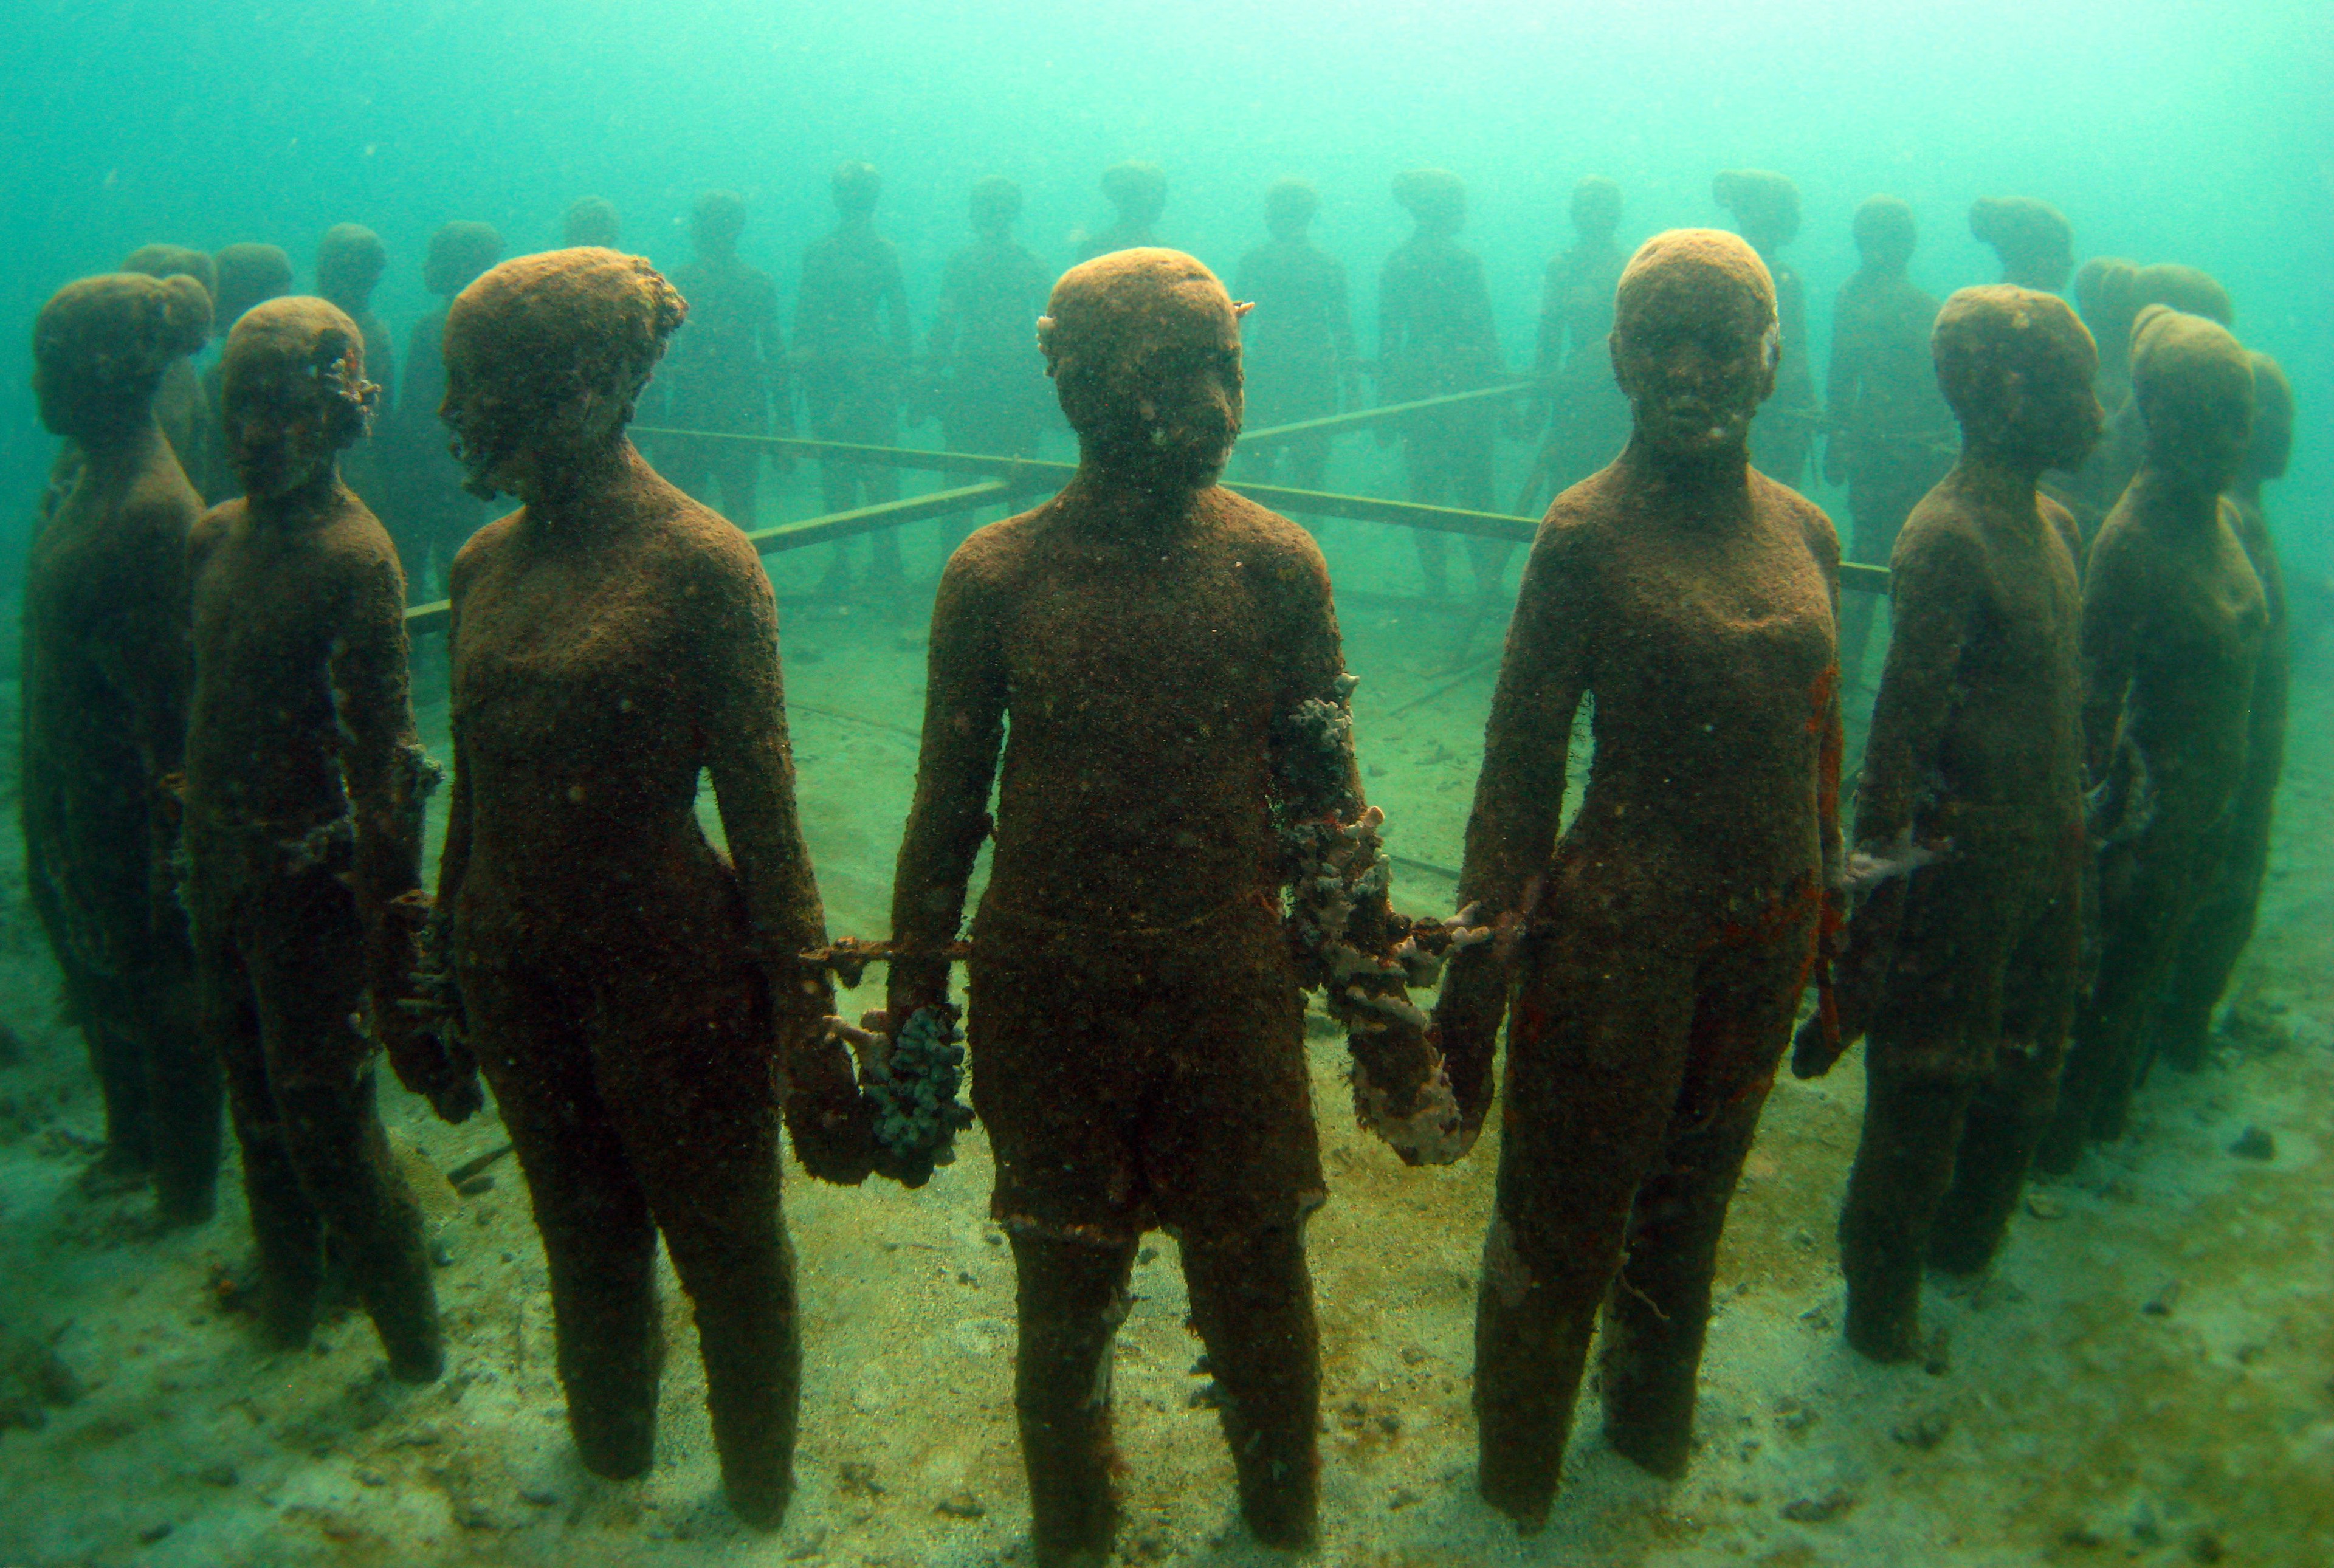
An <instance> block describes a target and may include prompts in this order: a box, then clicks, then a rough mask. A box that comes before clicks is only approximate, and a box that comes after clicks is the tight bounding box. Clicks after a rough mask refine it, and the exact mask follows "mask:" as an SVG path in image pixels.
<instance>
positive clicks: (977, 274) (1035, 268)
mask: <svg viewBox="0 0 2334 1568" xmlns="http://www.w3.org/2000/svg"><path fill="white" fill-rule="evenodd" d="M970 207H971V216H972V232H973V235H974V236H975V237H974V243H972V244H971V245H967V246H965V247H964V248H963V249H962V250H960V251H958V252H957V253H956V254H955V255H951V256H950V257H949V260H948V266H947V269H946V270H945V271H944V272H943V273H942V274H941V277H940V301H939V303H938V305H937V307H936V308H935V309H934V311H933V313H932V331H931V337H930V338H929V339H928V340H926V343H927V347H926V351H925V356H924V367H925V375H926V377H927V378H928V379H927V380H926V382H925V385H926V388H927V389H928V392H927V395H928V398H929V399H930V401H931V403H932V405H933V406H934V407H935V408H936V409H937V411H938V412H939V414H940V431H941V444H942V445H944V446H945V447H947V448H948V449H949V450H950V451H951V452H987V453H989V454H992V455H994V456H997V457H1030V456H1032V455H1034V454H1035V453H1036V452H1037V436H1038V432H1039V431H1040V430H1041V429H1043V428H1045V425H1046V421H1047V420H1048V419H1049V418H1051V417H1052V414H1053V408H1052V400H1051V399H1049V398H1047V396H1046V378H1045V375H1044V373H1043V372H1042V370H1040V369H1039V362H1038V359H1037V351H1036V349H1035V348H1034V347H1032V345H1031V341H1030V334H1031V332H1034V331H1035V330H1036V322H1037V317H1038V316H1039V315H1040V314H1042V313H1044V311H1045V308H1046V268H1045V266H1044V265H1042V264H1041V263H1039V261H1038V260H1037V257H1036V256H1034V255H1030V254H1029V250H1028V247H1027V246H1026V245H1022V244H1021V242H1020V241H1018V240H1017V239H1015V238H1014V237H1013V225H1014V223H1015V222H1016V221H1017V220H1018V218H1019V217H1020V216H1021V188H1020V187H1019V186H1018V185H1016V184H1014V183H1013V182H1012V181H1011V180H1009V179H1002V178H996V177H994V176H992V177H990V178H987V179H983V180H981V181H979V183H977V184H975V185H974V186H973V188H972V200H971V203H970Z"/></svg>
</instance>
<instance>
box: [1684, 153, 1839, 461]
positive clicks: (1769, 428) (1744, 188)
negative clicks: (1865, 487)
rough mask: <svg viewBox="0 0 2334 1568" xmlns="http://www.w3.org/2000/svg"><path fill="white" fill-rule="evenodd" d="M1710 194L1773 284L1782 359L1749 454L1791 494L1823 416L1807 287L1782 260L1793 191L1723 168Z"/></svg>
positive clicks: (1753, 171) (1780, 178)
mask: <svg viewBox="0 0 2334 1568" xmlns="http://www.w3.org/2000/svg"><path fill="white" fill-rule="evenodd" d="M1710 193H1711V196H1712V198H1713V199H1715V200H1716V201H1717V203H1718V205H1719V206H1721V207H1724V208H1725V209H1726V210H1727V211H1728V212H1730V213H1732V214H1733V215H1734V226H1735V228H1736V229H1737V230H1739V231H1740V232H1741V236H1742V237H1743V238H1744V239H1747V240H1749V241H1750V242H1751V249H1753V250H1755V251H1757V252H1758V253H1759V259H1760V261H1762V262H1765V263H1766V264H1767V272H1768V275H1769V276H1770V277H1772V278H1773V279H1774V280H1775V309H1776V312H1777V315H1776V325H1777V327H1778V329H1779V331H1780V332H1782V335H1783V341H1782V360H1781V362H1780V364H1779V367H1778V368H1777V370H1776V371H1775V397H1774V400H1773V401H1772V402H1770V404H1769V405H1768V406H1767V407H1766V408H1765V409H1761V410H1760V415H1759V424H1758V428H1756V429H1755V430H1753V431H1752V432H1751V461H1752V462H1754V463H1756V464H1758V466H1759V471H1760V473H1761V474H1764V475H1766V476H1768V477H1769V478H1770V479H1776V480H1779V481H1781V482H1782V483H1783V484H1785V485H1788V486H1791V487H1792V488H1793V489H1797V488H1799V486H1800V485H1802V484H1803V483H1805V478H1804V476H1805V473H1806V470H1807V466H1808V457H1809V455H1810V454H1812V453H1813V451H1814V449H1815V438H1816V428H1817V427H1818V424H1819V423H1821V418H1822V416H1821V410H1819V409H1818V408H1817V407H1816V378H1815V369H1814V365H1815V361H1814V360H1813V359H1812V358H1811V357H1810V355H1809V353H1808V348H1809V342H1808V290H1807V285H1806V284H1804V283H1802V282H1800V281H1799V270H1798V269H1797V268H1795V267H1793V266H1792V265H1791V264H1790V263H1789V262H1787V261H1785V260H1784V259H1783V258H1782V255H1781V252H1782V248H1783V247H1784V246H1785V245H1789V244H1790V243H1791V241H1792V240H1794V239H1796V238H1798V237H1799V186H1798V185H1797V184H1795V183H1793V181H1792V180H1791V179H1790V178H1789V176H1787V175H1780V174H1777V173H1774V172H1773V171H1772V170H1770V169H1764V168H1729V169H1722V170H1721V171H1720V172H1719V173H1718V174H1717V175H1716V176H1715V177H1713V178H1712V180H1711V184H1710Z"/></svg>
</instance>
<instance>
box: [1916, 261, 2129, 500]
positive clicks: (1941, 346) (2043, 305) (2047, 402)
mask: <svg viewBox="0 0 2334 1568" xmlns="http://www.w3.org/2000/svg"><path fill="white" fill-rule="evenodd" d="M1929 348H1930V353H1931V355H1932V356H1933V357H1934V359H1935V361H1936V365H1937V385H1938V388H1939V390H1942V391H1943V393H1944V395H1945V401H1946V403H1947V404H1948V405H1950V406H1951V407H1952V409H1953V416H1954V418H1958V419H1959V420H1960V421H1961V425H1962V438H1963V446H1964V447H1966V448H1967V449H1968V450H1970V451H1972V452H1978V451H1982V452H1988V453H1993V454H1999V455H2001V456H2002V457H2007V458H2008V459H2009V460H2011V462H2014V463H2017V464H2019V465H2021V466H2022V467H2031V468H2032V469H2033V470H2034V471H2035V472H2036V473H2038V474H2039V473H2040V472H2041V471H2042V470H2043V469H2045V468H2072V467H2075V466H2076V465H2077V464H2078V463H2080V462H2081V461H2082V460H2083V459H2084V458H2085V457H2088V456H2089V455H2090V451H2091V448H2092V447H2095V446H2097V445H2098V439H2099V428H2100V425H2101V423H2102V422H2103V420H2104V418H2105V416H2104V415H2103V414H2102V412H2101V410H2100V409H2099V399H2098V396H2097V394H2095V393H2094V392H2093V390H2092V379H2093V378H2094V377H2095V376H2096V375H2097V374H2098V366H2099V355H2098V348H2097V347H2096V346H2095V345H2094V344H2093V343H2092V341H2091V334H2090V333H2089V332H2088V331H2086V330H2085V328H2084V326H2083V323H2082V322H2080V321H2078V320H2077V319H2076V316H2075V313H2074V312H2073V311H2071V310H2069V308H2068V306H2067V302H2066V301H2064V300H2062V299H2060V298H2059V296H2058V295H2056V294H2047V293H2041V292H2040V291H2039V290H2035V289H2021V288H2020V287H2018V286H2017V285H2016V284H1988V285H1986V286H1985V287H1982V288H1972V289H1963V290H1962V291H1961V292H1960V293H1956V294H1954V295H1953V298H1951V299H1949V300H1947V301H1946V302H1945V305H1944V309H1943V310H1942V311H1940V312H1938V313H1937V325H1936V330H1935V332H1934V333H1933V334H1932V336H1931V338H1930V343H1929Z"/></svg>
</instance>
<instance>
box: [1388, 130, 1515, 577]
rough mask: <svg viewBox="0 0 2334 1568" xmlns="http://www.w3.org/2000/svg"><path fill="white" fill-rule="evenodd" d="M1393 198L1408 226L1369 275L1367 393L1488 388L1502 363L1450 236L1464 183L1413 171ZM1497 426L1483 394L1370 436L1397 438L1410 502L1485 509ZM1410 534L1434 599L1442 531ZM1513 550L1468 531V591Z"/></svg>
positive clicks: (1482, 294) (1485, 304)
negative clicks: (1374, 361) (1372, 289)
mask: <svg viewBox="0 0 2334 1568" xmlns="http://www.w3.org/2000/svg"><path fill="white" fill-rule="evenodd" d="M1394 201H1395V202H1396V203H1397V204H1398V205H1400V206H1401V207H1402V208H1403V210H1404V211H1405V212H1407V213H1409V214H1410V217H1411V223H1412V229H1411V236H1410V237H1409V238H1408V239H1406V240H1404V241H1403V243H1402V244H1401V245H1397V246H1396V247H1394V254H1393V255H1389V256H1388V257H1386V261H1385V266H1384V270H1383V271H1381V272H1380V273H1379V274H1378V400H1379V401H1380V402H1382V403H1410V402H1416V401H1418V400H1420V399H1425V398H1435V397H1441V396H1442V395H1443V394H1444V393H1447V392H1466V391H1472V390H1475V389H1476V388H1479V387H1488V386H1490V385H1492V384H1493V383H1494V382H1496V381H1498V380H1500V375H1501V373H1502V370H1503V367H1502V365H1501V363H1500V334H1499V329H1498V328H1497V327H1496V326H1495V325H1494V324H1493V323H1492V320H1491V296H1490V292H1489V291H1488V290H1487V289H1486V288H1485V286H1484V284H1483V263H1482V258H1481V257H1480V256H1478V255H1476V254H1475V253H1474V252H1473V251H1471V250H1469V249H1468V248H1467V247H1466V246H1464V245H1461V244H1460V243H1459V241H1458V238H1457V236H1458V234H1459V231H1460V230H1461V229H1462V228H1464V227H1465V226H1466V225H1467V188H1466V187H1465V186H1464V185H1462V184H1461V183H1460V180H1459V177H1458V176H1457V175H1455V174H1452V173H1450V172H1449V171H1448V170H1445V169H1440V168H1413V169H1410V170H1408V171H1407V172H1405V173H1403V174H1401V175H1397V176H1396V177H1395V178H1394ZM1498 429H1499V417H1498V415H1497V414H1495V413H1494V412H1493V411H1492V409H1491V407H1490V403H1489V402H1488V401H1486V402H1476V403H1461V404H1460V405H1458V406H1457V407H1455V408H1447V409H1433V410H1432V411H1429V412H1426V413H1422V414H1415V415H1413V416H1411V417H1410V418H1407V419H1405V420H1403V423H1402V424H1401V425H1400V426H1399V427H1395V426H1392V425H1381V426H1379V427H1378V440H1379V442H1380V444H1381V445H1384V444H1389V443H1391V442H1393V441H1395V440H1397V439H1399V440H1400V441H1401V442H1402V453H1403V467H1404V468H1405V469H1406V470H1407V471H1408V475H1409V480H1410V498H1411V499H1412V500H1413V501H1419V502H1423V503H1425V504H1426V505H1431V506H1463V507H1469V508H1471V509H1473V510H1475V511H1479V512H1489V511H1491V510H1492V509H1493V503H1492V499H1491V454H1492V445H1493V440H1494V438H1495V436H1496V433H1497V431H1498ZM1412 537H1413V538H1414V539H1416V540H1417V542H1418V566H1419V570H1420V572H1423V573H1424V575H1425V578H1426V591H1427V592H1428V593H1429V594H1430V595H1432V597H1434V598H1437V599H1440V598H1442V597H1443V596H1444V595H1446V594H1447V593H1449V592H1450V591H1451V585H1450V571H1449V568H1448V567H1447V566H1446V564H1445V552H1444V541H1443V538H1442V534H1437V533H1433V532H1432V531H1430V530H1427V529H1416V530H1413V534H1412ZM1513 553H1515V546H1514V545H1513V544H1509V543H1508V541H1506V540H1504V539H1483V538H1477V537H1473V536H1470V537H1469V538H1468V540H1467V556H1468V561H1469V563H1470V564H1471V566H1472V567H1473V568H1474V572H1475V594H1476V597H1477V598H1478V599H1479V600H1481V601H1486V602H1489V601H1493V600H1496V599H1497V598H1498V597H1499V594H1500V584H1501V581H1502V579H1503V577H1504V575H1505V573H1506V571H1507V563H1508V558H1509V556H1510V555H1512V554H1513Z"/></svg>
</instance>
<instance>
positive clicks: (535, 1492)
mask: <svg viewBox="0 0 2334 1568" xmlns="http://www.w3.org/2000/svg"><path fill="white" fill-rule="evenodd" d="M518 1500H519V1501H520V1502H522V1503H525V1504H526V1505H528V1506H529V1507H534V1508H555V1507H557V1506H558V1505H559V1494H558V1493H556V1492H555V1491H553V1490H552V1489H551V1488H550V1487H548V1486H521V1487H520V1488H519V1489H518Z"/></svg>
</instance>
